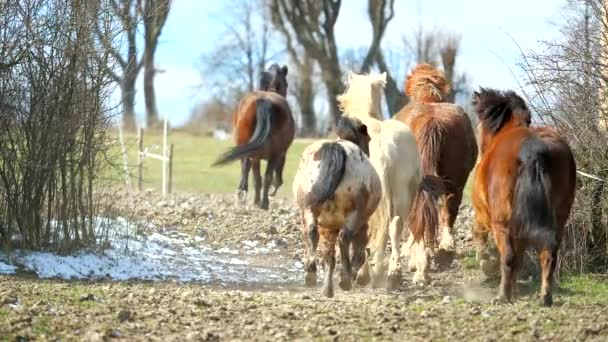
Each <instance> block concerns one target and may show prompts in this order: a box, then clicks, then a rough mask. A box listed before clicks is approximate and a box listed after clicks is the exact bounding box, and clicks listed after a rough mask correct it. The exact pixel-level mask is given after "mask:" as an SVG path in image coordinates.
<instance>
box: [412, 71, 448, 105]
mask: <svg viewBox="0 0 608 342" xmlns="http://www.w3.org/2000/svg"><path fill="white" fill-rule="evenodd" d="M405 92H406V94H407V96H409V97H410V98H412V99H414V100H415V101H417V102H423V103H433V102H442V101H445V97H446V94H447V93H448V92H449V87H448V83H447V81H446V80H445V76H444V75H443V72H441V71H440V70H439V69H437V68H435V67H433V66H432V65H430V64H428V63H422V64H418V65H416V66H415V67H414V69H412V71H411V73H410V74H409V75H408V76H407V79H406V80H405Z"/></svg>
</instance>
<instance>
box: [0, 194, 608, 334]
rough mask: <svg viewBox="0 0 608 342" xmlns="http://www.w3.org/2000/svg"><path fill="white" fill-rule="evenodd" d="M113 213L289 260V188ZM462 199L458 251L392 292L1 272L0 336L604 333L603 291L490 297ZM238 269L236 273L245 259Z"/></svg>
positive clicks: (530, 291) (137, 205)
mask: <svg viewBox="0 0 608 342" xmlns="http://www.w3.org/2000/svg"><path fill="white" fill-rule="evenodd" d="M116 203H117V204H118V206H117V207H121V208H122V209H123V210H124V211H123V212H122V215H123V216H130V217H131V218H133V219H135V218H141V219H144V220H145V221H146V222H149V223H152V224H151V225H149V226H148V227H147V228H145V229H154V230H155V231H156V232H161V233H164V234H171V232H186V233H188V234H191V235H193V236H199V237H203V238H204V239H205V240H206V242H207V243H208V244H209V245H210V246H212V247H213V248H216V249H220V248H228V247H231V248H235V249H236V250H238V251H239V253H241V252H242V253H245V252H246V251H247V250H246V249H244V248H243V241H257V242H258V243H259V244H260V245H265V244H268V243H270V242H273V243H274V244H275V245H276V251H275V252H274V253H276V254H270V255H261V256H253V257H252V258H251V259H248V260H252V261H251V262H252V263H253V265H256V266H260V267H261V266H266V267H271V266H272V265H273V262H275V259H279V258H280V259H282V260H292V261H293V262H297V261H298V260H299V258H300V255H301V243H300V241H299V225H298V221H297V215H296V213H295V210H294V207H293V206H292V205H291V204H290V202H289V200H287V199H274V201H271V203H272V204H271V210H270V211H269V212H263V211H259V210H257V209H254V208H250V207H245V208H243V207H240V206H237V205H235V204H234V202H233V200H232V196H216V195H178V196H175V195H174V196H172V197H170V198H166V199H161V198H160V197H158V196H157V195H156V194H154V193H147V194H141V195H138V196H129V195H127V194H124V193H121V194H119V196H118V200H117V201H116ZM470 217H471V215H470V209H468V208H466V207H465V208H463V210H462V215H461V217H460V219H459V221H458V225H457V227H458V228H457V238H458V242H457V244H458V248H459V250H460V253H459V257H458V258H457V259H456V260H455V262H454V263H453V265H452V266H451V267H450V268H449V269H447V270H444V271H441V272H439V271H437V270H435V271H434V272H433V274H432V277H433V283H432V284H431V285H430V286H427V287H418V286H414V285H412V284H411V278H412V274H411V273H409V272H404V274H403V275H404V277H403V278H404V279H403V282H402V284H401V287H400V288H399V289H398V290H396V291H387V290H384V289H370V288H363V289H362V288H355V289H353V290H352V291H350V292H342V291H341V290H340V289H339V288H338V287H337V286H336V297H335V298H333V299H326V298H324V297H322V296H321V293H320V291H321V290H320V288H315V289H309V288H305V287H303V286H302V285H303V281H302V278H301V277H295V278H294V279H292V280H290V281H286V282H281V283H273V282H267V281H262V282H259V281H250V282H240V281H230V282H225V281H224V282H221V281H216V282H214V281H206V282H200V281H198V282H186V283H177V282H174V281H155V282H151V281H109V280H99V281H65V280H53V279H39V278H36V277H32V276H30V275H15V276H0V339H2V338H4V339H7V340H56V339H60V340H91V341H105V340H110V339H122V340H129V341H133V340H142V341H143V340H179V341H183V340H207V341H217V340H242V341H246V340H272V341H277V340H278V341H281V340H285V341H287V340H290V341H291V340H332V341H333V340H347V341H348V340H398V341H403V340H408V341H415V340H458V339H466V340H488V341H491V340H505V339H506V340H526V341H528V340H552V341H554V340H605V338H607V337H608V323H607V321H606V320H605V319H598V318H599V317H604V318H605V317H608V306H607V305H606V304H608V298H604V299H601V298H600V299H597V298H594V299H589V298H588V297H586V296H585V294H584V293H578V292H576V291H564V290H562V291H558V293H557V295H556V298H555V302H556V305H555V306H554V307H553V308H541V307H540V306H539V304H538V295H537V293H538V292H537V291H538V287H537V285H536V284H535V283H534V282H532V283H530V284H526V283H522V284H520V295H519V297H518V300H517V301H516V302H515V304H509V305H492V304H491V303H490V300H491V298H492V297H493V296H494V294H495V291H496V289H495V287H494V286H495V284H492V283H483V284H482V283H480V281H479V280H478V276H477V271H476V270H475V269H474V265H472V264H471V258H470V257H468V255H469V254H470V248H471V246H470V235H469V233H468V228H469V226H468V225H469V220H470ZM243 272H246V270H244V271H243Z"/></svg>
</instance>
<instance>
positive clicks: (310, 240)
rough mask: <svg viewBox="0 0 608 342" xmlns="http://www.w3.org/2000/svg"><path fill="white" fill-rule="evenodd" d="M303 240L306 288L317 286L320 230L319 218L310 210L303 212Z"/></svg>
mask: <svg viewBox="0 0 608 342" xmlns="http://www.w3.org/2000/svg"><path fill="white" fill-rule="evenodd" d="M302 224H303V227H302V240H303V241H304V246H305V250H304V253H305V254H304V274H305V276H304V280H305V282H306V286H310V287H312V286H315V285H316V284H317V261H316V254H317V246H318V244H319V228H318V225H317V218H316V216H315V215H314V214H313V212H312V211H310V209H305V210H303V211H302Z"/></svg>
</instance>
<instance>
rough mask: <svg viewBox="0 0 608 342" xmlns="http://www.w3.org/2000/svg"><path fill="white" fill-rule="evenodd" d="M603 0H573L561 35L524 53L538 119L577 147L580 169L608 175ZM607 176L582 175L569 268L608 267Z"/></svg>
mask: <svg viewBox="0 0 608 342" xmlns="http://www.w3.org/2000/svg"><path fill="white" fill-rule="evenodd" d="M603 6H605V5H604V4H603V1H602V0H587V1H572V2H571V3H570V7H569V13H568V16H567V20H565V21H564V23H565V24H564V25H563V26H562V27H561V33H562V37H561V38H560V39H558V40H556V41H546V42H543V43H542V45H541V46H540V50H539V51H541V52H530V53H524V54H523V62H522V65H521V66H522V68H523V70H524V71H525V73H526V76H527V77H526V79H527V83H528V84H527V86H528V88H527V89H528V91H527V96H528V97H529V102H530V105H531V106H532V108H533V109H534V111H535V112H536V113H537V114H538V118H537V119H538V120H539V121H541V122H542V124H547V125H552V126H555V127H556V128H557V129H558V130H559V131H560V132H561V134H562V135H563V136H564V137H565V139H567V140H568V142H569V143H570V146H571V147H572V149H573V151H574V154H575V158H576V162H577V169H578V170H582V171H584V172H586V173H589V174H593V175H596V176H599V177H600V178H602V179H604V180H605V179H607V178H608V131H607V126H606V122H607V120H608V87H607V82H608V72H607V69H606V68H607V67H608V65H607V64H606V63H607V62H608V59H606V57H607V53H608V45H607V44H606V43H607V40H606V39H607V37H608V36H607V30H606V29H607V28H608V26H607V22H606V20H605V19H604V20H602V18H606V11H605V8H604V7H603ZM607 221H608V191H606V182H602V181H598V180H595V179H592V178H588V177H579V186H578V189H577V195H576V201H575V204H574V208H573V211H572V213H571V216H570V221H569V224H568V226H567V229H566V233H565V239H564V242H563V248H562V251H561V258H560V259H561V268H562V271H566V272H579V273H580V272H606V271H607V270H608V223H607Z"/></svg>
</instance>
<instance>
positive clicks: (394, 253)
mask: <svg viewBox="0 0 608 342" xmlns="http://www.w3.org/2000/svg"><path fill="white" fill-rule="evenodd" d="M385 84H386V73H382V74H368V75H358V74H355V73H352V72H350V73H349V74H348V77H347V81H346V86H347V89H346V90H345V92H344V93H343V94H342V95H339V96H338V98H337V100H338V103H339V105H340V108H341V110H342V112H343V115H346V116H353V117H356V118H358V119H359V120H361V121H362V122H363V124H365V125H366V126H367V130H368V134H369V136H370V138H371V141H370V143H369V159H370V161H371V163H372V165H373V166H374V168H375V169H376V172H377V173H378V175H379V176H380V182H381V186H382V199H381V200H380V205H379V206H378V208H377V209H376V211H375V212H374V214H373V215H372V217H371V218H370V221H369V227H370V228H369V230H370V231H369V236H370V240H369V243H368V246H369V248H370V251H371V255H370V261H369V263H373V271H372V272H371V278H372V281H373V284H374V286H378V285H379V284H380V283H381V281H382V276H383V275H384V252H385V248H386V243H387V240H388V238H389V237H390V239H391V255H390V259H389V265H388V287H390V288H398V287H399V285H400V283H401V262H400V259H399V258H400V254H401V253H400V248H401V234H402V232H403V227H404V224H405V220H406V219H408V220H411V218H409V214H410V207H411V205H412V203H413V202H414V198H415V196H418V194H419V192H421V191H422V190H421V187H420V182H421V180H422V177H423V173H422V169H421V166H420V157H419V155H418V149H417V146H416V140H415V138H414V135H413V134H412V132H411V131H410V129H409V128H408V127H407V126H406V125H405V124H404V123H402V122H400V121H397V120H392V119H389V120H384V121H383V120H382V109H381V103H382V92H383V88H384V85H385ZM432 209H433V210H434V208H432ZM412 214H416V213H412ZM421 229H422V232H420V229H418V231H415V229H414V228H413V227H410V230H412V233H413V235H414V238H415V242H414V245H413V246H412V251H413V252H414V253H413V255H415V258H416V260H413V261H414V264H415V265H416V273H415V274H414V279H413V280H414V282H415V283H421V282H423V283H426V282H428V280H429V276H428V271H429V270H428V256H427V253H426V252H425V244H424V227H421ZM368 272H370V270H369V265H368V262H366V263H365V265H363V267H362V268H361V270H360V275H359V276H358V277H357V280H358V283H359V284H360V285H365V284H366V283H367V282H369V279H370V277H369V273H368ZM360 279H361V280H360Z"/></svg>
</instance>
